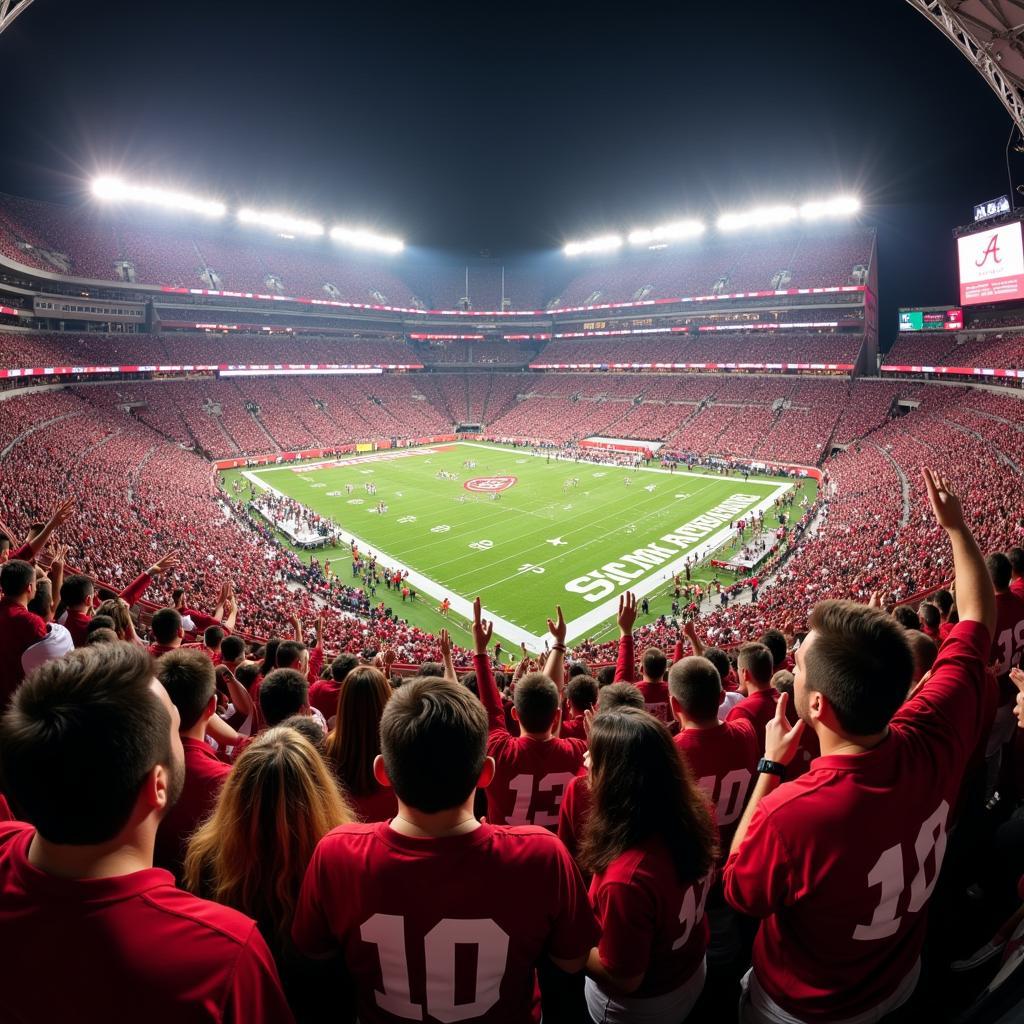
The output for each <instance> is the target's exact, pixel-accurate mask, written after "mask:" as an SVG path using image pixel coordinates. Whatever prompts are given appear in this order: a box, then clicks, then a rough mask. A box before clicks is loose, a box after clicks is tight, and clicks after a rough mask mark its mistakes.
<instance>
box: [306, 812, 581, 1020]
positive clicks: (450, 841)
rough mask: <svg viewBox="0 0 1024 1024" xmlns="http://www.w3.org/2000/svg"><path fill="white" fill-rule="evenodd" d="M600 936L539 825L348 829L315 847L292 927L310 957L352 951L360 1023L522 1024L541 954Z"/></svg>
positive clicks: (562, 855) (566, 861)
mask: <svg viewBox="0 0 1024 1024" xmlns="http://www.w3.org/2000/svg"><path fill="white" fill-rule="evenodd" d="M597 937H598V931H597V926H596V924H595V922H594V917H593V914H592V913H591V910H590V905H589V903H588V902H587V894H586V890H585V889H584V887H583V881H582V879H581V878H580V874H579V871H577V870H576V865H575V864H573V862H572V858H571V857H570V856H569V854H568V853H567V852H566V851H565V848H564V847H563V846H562V844H561V843H560V842H559V841H558V840H557V839H556V838H555V837H554V836H553V835H551V834H550V833H549V832H546V831H544V830H543V829H539V828H534V827H533V826H530V825H525V826H519V827H505V828H502V827H499V826H494V825H491V824H483V825H481V826H480V827H479V828H477V829H475V830H474V831H472V832H468V833H466V834H464V835H457V836H445V837H443V838H440V839H413V838H409V837H407V836H403V835H400V834H399V833H397V832H395V831H394V830H393V829H392V828H391V826H390V825H388V824H387V823H386V822H380V823H378V824H376V825H342V826H341V827H340V828H336V829H334V830H333V831H332V832H330V833H328V835H327V836H326V837H325V838H324V839H322V840H321V841H320V844H319V845H318V846H317V848H316V852H315V853H314V854H313V859H312V861H311V862H310V865H309V869H308V870H307V872H306V878H305V881H304V882H303V884H302V892H301V894H300V896H299V904H298V907H297V909H296V912H295V922H294V925H293V928H292V938H293V940H294V942H295V945H296V947H297V948H298V949H299V951H300V952H301V953H304V954H305V955H307V956H324V955H326V954H329V953H331V952H333V951H335V950H337V949H338V948H340V949H341V950H342V951H343V953H344V956H345V963H346V966H347V968H348V971H349V973H350V974H351V976H352V978H353V979H354V980H355V985H356V991H357V993H358V1000H359V1019H360V1020H361V1021H362V1022H363V1024H399V1022H404V1021H408V1020H429V1021H435V1020H436V1021H454V1020H459V1021H476V1022H480V1024H484V1022H486V1024H523V1022H525V1021H529V1020H530V1019H531V1006H532V1003H533V996H534V965H535V964H536V963H537V961H538V960H539V959H540V958H541V956H542V955H544V954H547V955H549V956H552V957H556V958H558V959H564V960H573V959H576V958H577V957H580V956H583V955H584V954H586V953H587V952H589V950H590V949H591V948H592V947H593V945H594V944H595V943H596V942H597Z"/></svg>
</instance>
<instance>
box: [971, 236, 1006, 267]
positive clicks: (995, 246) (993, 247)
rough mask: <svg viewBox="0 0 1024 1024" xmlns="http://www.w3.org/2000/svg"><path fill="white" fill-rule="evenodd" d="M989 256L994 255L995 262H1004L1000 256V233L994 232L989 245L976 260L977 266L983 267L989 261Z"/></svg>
mask: <svg viewBox="0 0 1024 1024" xmlns="http://www.w3.org/2000/svg"><path fill="white" fill-rule="evenodd" d="M989 256H991V257H992V262H993V263H1002V262H1003V261H1002V260H1001V259H1000V258H999V234H998V233H996V234H994V235H993V236H992V237H991V238H990V239H989V240H988V245H986V246H985V248H984V250H983V251H982V253H981V257H980V258H979V259H976V260H975V261H974V265H975V266H976V267H983V266H985V264H986V263H988V258H989Z"/></svg>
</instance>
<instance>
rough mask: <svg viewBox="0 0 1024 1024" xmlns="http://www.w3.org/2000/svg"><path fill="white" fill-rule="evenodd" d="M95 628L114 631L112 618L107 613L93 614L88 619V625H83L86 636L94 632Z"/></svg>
mask: <svg viewBox="0 0 1024 1024" xmlns="http://www.w3.org/2000/svg"><path fill="white" fill-rule="evenodd" d="M97 629H109V630H111V631H114V620H113V619H112V618H111V617H110V616H109V615H99V614H96V615H94V616H93V617H92V618H91V619H90V620H89V625H88V626H86V627H85V635H86V637H88V636H89V634H90V633H95V632H96V630H97Z"/></svg>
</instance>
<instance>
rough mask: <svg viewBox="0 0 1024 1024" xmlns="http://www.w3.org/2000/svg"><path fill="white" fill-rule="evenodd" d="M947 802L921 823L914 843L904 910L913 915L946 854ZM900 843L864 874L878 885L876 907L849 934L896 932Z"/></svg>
mask: <svg viewBox="0 0 1024 1024" xmlns="http://www.w3.org/2000/svg"><path fill="white" fill-rule="evenodd" d="M948 817H949V804H948V802H947V801H945V800H943V801H942V803H941V804H939V806H938V807H936V808H935V810H934V811H933V812H932V814H931V815H930V816H929V817H927V818H926V819H925V820H924V822H923V823H922V824H921V830H920V831H919V832H918V833H917V840H916V841H915V843H914V860H915V861H916V863H917V871H916V873H915V874H914V880H913V881H912V882H911V884H910V902H909V903H908V904H907V913H908V914H916V913H917V912H918V911H919V910H920V909H921V908H922V907H923V906H924V905H925V903H927V902H928V897H929V896H931V894H932V889H934V888H935V883H936V882H937V881H938V880H939V869H940V868H941V867H942V858H943V856H944V855H945V853H946V819H947V818H948ZM929 860H931V861H932V865H931V880H930V881H929V880H928V874H929V872H928V861H929ZM906 884H907V881H906V872H905V871H904V857H903V846H902V845H901V844H900V843H897V844H896V845H895V846H890V847H889V849H888V850H886V851H885V852H884V853H883V854H882V855H881V857H879V858H878V860H877V861H876V862H875V866H874V867H873V868H872V869H871V871H870V872H869V873H868V886H869V887H870V888H875V887H876V886H877V887H878V888H879V898H878V906H877V907H875V913H874V916H873V917H872V918H871V923H870V924H859V925H857V927H856V928H854V930H853V937H854V938H855V939H861V940H864V941H870V940H871V939H886V938H888V937H889V936H890V935H895V934H896V932H897V931H899V927H900V923H901V920H902V918H900V917H899V916H897V914H896V911H897V910H898V909H899V904H900V897H901V896H902V895H903V890H904V889H905V888H906Z"/></svg>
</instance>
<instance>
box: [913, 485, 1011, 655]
mask: <svg viewBox="0 0 1024 1024" xmlns="http://www.w3.org/2000/svg"><path fill="white" fill-rule="evenodd" d="M922 474H923V476H924V482H925V487H927V489H928V499H929V501H931V504H932V512H933V513H934V514H935V520H936V522H937V523H938V524H939V526H941V527H942V528H943V529H944V530H945V531H946V536H947V537H949V543H950V545H951V546H952V548H953V569H954V572H955V573H956V607H957V611H958V612H959V613H960V621H961V622H965V621H970V622H980V623H981V624H982V625H983V626H984V627H985V628H986V629H987V630H988V632H989V636H990V637H991V636H992V634H993V633H994V632H995V628H996V595H995V590H994V589H993V587H992V580H991V578H990V576H989V574H988V569H986V568H985V559H984V558H983V557H982V555H981V551H980V549H979V548H978V543H977V541H976V540H975V539H974V536H973V534H972V533H971V531H970V530H969V529H968V527H967V524H966V523H965V522H964V513H963V509H962V508H961V507H960V499H959V498H958V497H957V495H956V494H955V493H954V491H953V488H952V484H951V483H950V481H949V480H948V479H947V478H946V477H944V476H942V474H941V473H936V472H935V471H934V470H933V469H928V468H925V469H923V470H922Z"/></svg>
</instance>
